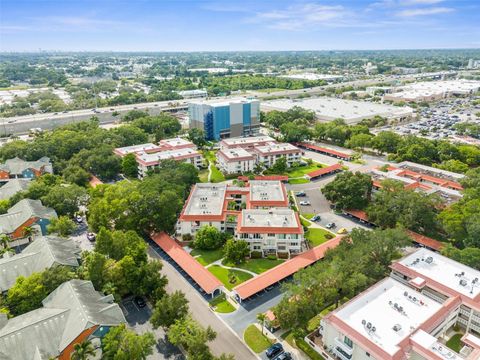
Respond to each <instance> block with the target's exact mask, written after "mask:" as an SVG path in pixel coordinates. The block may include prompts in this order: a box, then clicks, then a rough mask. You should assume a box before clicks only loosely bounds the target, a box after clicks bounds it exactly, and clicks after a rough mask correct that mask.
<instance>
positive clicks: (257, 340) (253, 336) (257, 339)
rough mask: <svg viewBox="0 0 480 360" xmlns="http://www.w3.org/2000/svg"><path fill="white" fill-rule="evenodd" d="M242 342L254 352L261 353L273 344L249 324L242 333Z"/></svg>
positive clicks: (254, 326) (255, 327) (253, 325)
mask: <svg viewBox="0 0 480 360" xmlns="http://www.w3.org/2000/svg"><path fill="white" fill-rule="evenodd" d="M243 340H245V343H246V344H247V345H248V346H249V347H250V349H252V350H253V351H254V352H256V353H257V354H258V353H261V352H262V351H265V350H267V349H268V348H269V347H270V346H271V345H272V344H273V343H274V342H273V341H271V340H270V339H269V338H267V337H266V336H265V335H263V334H262V332H261V331H260V330H259V329H258V327H257V326H256V325H255V324H251V325H250V326H249V327H247V328H246V329H245V332H244V333H243Z"/></svg>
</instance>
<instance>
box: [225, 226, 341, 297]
mask: <svg viewBox="0 0 480 360" xmlns="http://www.w3.org/2000/svg"><path fill="white" fill-rule="evenodd" d="M341 239H342V237H341V236H337V237H335V238H333V239H331V240H329V241H327V242H325V243H323V244H321V245H318V246H316V247H314V248H313V249H311V250H308V251H306V252H304V253H303V254H300V255H298V256H296V257H294V258H293V259H290V260H287V261H285V262H284V263H282V264H280V265H278V266H276V267H274V268H272V269H270V270H267V271H265V272H264V273H263V274H260V275H258V276H256V277H254V278H252V279H250V280H247V281H245V282H244V283H242V284H240V285H238V286H236V287H234V288H233V291H235V292H236V293H237V294H238V296H240V298H241V299H246V298H248V297H250V296H252V295H255V294H256V293H258V292H259V291H262V290H264V289H266V288H267V287H269V286H270V285H273V284H275V283H277V282H278V281H280V280H283V279H285V278H286V277H288V276H290V275H292V274H295V273H296V272H297V271H298V270H301V269H303V268H305V267H307V266H309V265H312V264H313V263H315V262H317V261H318V260H321V259H323V257H324V256H325V252H326V251H327V250H328V249H331V248H334V247H336V246H337V245H338V244H339V243H340V240H341Z"/></svg>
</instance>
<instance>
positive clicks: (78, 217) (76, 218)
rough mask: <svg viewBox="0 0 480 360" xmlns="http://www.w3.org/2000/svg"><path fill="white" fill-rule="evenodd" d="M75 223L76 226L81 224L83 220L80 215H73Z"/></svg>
mask: <svg viewBox="0 0 480 360" xmlns="http://www.w3.org/2000/svg"><path fill="white" fill-rule="evenodd" d="M75 221H76V222H77V224H81V223H83V218H82V217H81V216H80V215H75Z"/></svg>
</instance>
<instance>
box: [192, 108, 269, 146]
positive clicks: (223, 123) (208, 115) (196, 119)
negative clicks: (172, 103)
mask: <svg viewBox="0 0 480 360" xmlns="http://www.w3.org/2000/svg"><path fill="white" fill-rule="evenodd" d="M188 113H189V118H190V128H197V129H202V130H204V132H205V137H206V139H208V140H220V139H224V138H229V137H235V136H249V135H253V134H256V133H258V130H259V128H260V102H259V101H258V100H250V99H249V100H247V99H237V100H235V99H232V100H229V101H221V102H218V101H197V102H191V103H190V104H189V105H188Z"/></svg>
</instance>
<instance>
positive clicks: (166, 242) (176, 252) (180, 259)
mask: <svg viewBox="0 0 480 360" xmlns="http://www.w3.org/2000/svg"><path fill="white" fill-rule="evenodd" d="M151 238H152V240H153V241H154V242H155V243H156V244H157V245H158V246H160V247H161V248H162V250H163V251H165V252H166V253H167V254H168V256H170V257H171V258H172V259H173V260H174V261H175V262H176V263H177V264H178V265H179V266H180V267H181V268H182V269H183V270H184V271H185V272H186V273H187V274H188V275H189V276H190V277H191V278H192V279H193V280H195V282H196V283H197V284H198V285H199V286H200V287H201V288H202V289H203V290H204V291H205V292H206V293H207V294H211V293H213V292H214V291H215V290H217V289H219V288H221V287H222V286H223V284H222V283H221V282H220V280H218V279H217V278H216V277H215V276H213V274H212V273H211V272H210V271H208V270H207V269H206V268H204V267H203V266H202V265H200V263H199V262H198V261H197V260H195V259H194V258H193V257H192V256H191V255H190V254H189V253H187V252H186V251H185V250H184V249H183V248H182V247H181V246H180V245H178V244H177V243H176V242H175V240H173V239H172V238H171V237H170V236H169V235H168V234H166V233H164V232H161V233H156V234H153V235H152V237H151Z"/></svg>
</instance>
